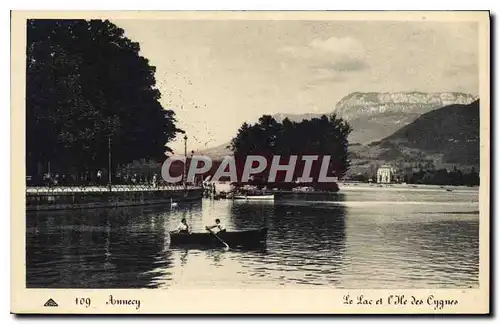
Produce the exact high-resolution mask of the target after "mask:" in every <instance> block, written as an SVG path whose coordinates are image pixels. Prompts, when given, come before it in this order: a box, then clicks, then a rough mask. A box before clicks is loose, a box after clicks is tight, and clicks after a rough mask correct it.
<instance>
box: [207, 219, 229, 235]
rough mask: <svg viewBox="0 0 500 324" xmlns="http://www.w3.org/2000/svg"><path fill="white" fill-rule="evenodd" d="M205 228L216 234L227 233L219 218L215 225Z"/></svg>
mask: <svg viewBox="0 0 500 324" xmlns="http://www.w3.org/2000/svg"><path fill="white" fill-rule="evenodd" d="M205 228H206V229H207V230H208V231H210V232H212V233H214V234H217V233H224V232H225V231H226V228H225V227H224V225H222V224H221V222H220V219H218V218H217V219H216V220H215V225H212V226H205Z"/></svg>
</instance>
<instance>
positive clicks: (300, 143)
mask: <svg viewBox="0 0 500 324" xmlns="http://www.w3.org/2000/svg"><path fill="white" fill-rule="evenodd" d="M350 132H351V127H350V126H349V124H347V123H346V122H345V121H344V120H343V119H341V118H337V116H336V115H332V116H330V117H327V116H326V115H323V116H321V117H320V118H313V119H311V120H303V121H302V122H291V121H290V120H288V119H285V120H284V121H283V123H278V122H277V121H276V120H275V119H274V118H272V117H271V116H269V115H264V116H262V117H261V118H259V121H258V122H257V123H255V124H253V125H249V124H247V123H244V124H243V125H242V126H241V127H240V129H239V130H238V133H237V135H236V136H235V137H234V138H233V139H232V141H231V145H230V148H231V150H232V151H233V152H234V155H235V156H236V158H238V157H245V156H247V155H250V154H260V155H268V156H271V155H281V156H283V155H284V156H289V155H299V156H300V155H320V156H321V155H328V156H330V157H331V160H330V168H329V169H330V170H333V172H334V173H335V175H336V176H337V177H342V176H343V175H344V174H345V172H346V171H347V170H348V168H349V166H350V160H349V157H348V152H347V148H348V140H347V137H348V135H349V133H350ZM297 166H299V167H296V170H301V168H300V162H298V163H297Z"/></svg>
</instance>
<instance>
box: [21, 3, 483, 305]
mask: <svg viewBox="0 0 500 324" xmlns="http://www.w3.org/2000/svg"><path fill="white" fill-rule="evenodd" d="M11 21H12V29H11V30H12V38H11V39H12V56H11V57H12V60H11V62H12V63H11V64H12V104H11V116H12V121H11V123H12V151H11V161H12V163H11V165H12V184H11V186H12V199H13V200H12V215H11V224H12V228H11V231H12V247H11V253H12V260H11V269H12V278H11V280H12V291H11V311H12V312H13V313H16V314H29V313H47V314H69V313H72V314H117V313H121V314H293V313H301V314H488V313H489V312H490V297H489V296H490V291H489V287H490V245H489V242H490V207H489V204H490V201H489V196H490V164H489V161H490V92H489V89H490V16H489V12H487V11H475V12H473V11H471V12H467V11H460V12H452V11H450V12H425V11H424V12H418V11H415V12H369V11H366V12H361V11H360V12H334V11H325V12H319V11H318V12H312V11H311V12H300V11H296V12H294V11H288V12H279V11H274V12H269V11H262V12H252V11H241V12H238V11H226V12H210V11H206V12H203V11H200V12H182V11H164V12H162V11H158V12H112V11H107V12H106V11H102V12H61V11H59V12H27V11H13V12H12V19H11Z"/></svg>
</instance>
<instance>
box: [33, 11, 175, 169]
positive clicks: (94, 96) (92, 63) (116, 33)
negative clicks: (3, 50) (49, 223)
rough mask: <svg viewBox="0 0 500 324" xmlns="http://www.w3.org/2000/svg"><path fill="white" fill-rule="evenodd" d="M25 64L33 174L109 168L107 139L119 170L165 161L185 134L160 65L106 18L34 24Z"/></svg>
mask: <svg viewBox="0 0 500 324" xmlns="http://www.w3.org/2000/svg"><path fill="white" fill-rule="evenodd" d="M26 63H27V67H26V153H27V161H26V162H27V172H28V174H35V173H37V171H38V166H39V165H42V166H43V171H44V172H46V171H47V168H46V167H45V166H46V165H47V163H49V162H50V163H51V166H52V169H53V170H54V171H59V172H71V173H80V172H83V171H85V170H95V169H97V168H99V169H107V166H108V138H110V139H111V142H112V163H113V166H116V165H118V164H124V163H129V162H131V161H134V160H140V159H143V158H148V159H158V160H160V159H162V158H163V157H164V155H163V154H164V152H165V149H166V148H165V144H166V143H168V142H169V141H171V140H172V139H174V138H175V135H176V133H177V132H179V131H180V130H179V129H177V128H176V126H175V122H176V120H175V118H174V112H173V111H171V110H165V109H163V107H162V106H161V104H160V102H159V99H160V92H159V91H158V89H156V88H155V83H156V81H155V76H154V73H155V67H153V66H151V65H150V64H149V62H148V60H147V59H146V58H144V57H142V56H140V55H139V44H138V43H135V42H132V41H131V40H130V39H128V38H126V37H125V36H124V31H123V29H120V28H118V27H117V26H116V25H114V24H112V23H111V22H109V21H107V20H106V21H102V20H90V21H86V20H38V19H37V20H29V21H28V25H27V62H26ZM167 149H168V148H167Z"/></svg>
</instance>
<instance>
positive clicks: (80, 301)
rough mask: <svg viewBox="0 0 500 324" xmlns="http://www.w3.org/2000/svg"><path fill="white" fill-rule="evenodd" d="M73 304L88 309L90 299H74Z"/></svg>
mask: <svg viewBox="0 0 500 324" xmlns="http://www.w3.org/2000/svg"><path fill="white" fill-rule="evenodd" d="M75 303H76V304H77V305H78V306H85V308H88V307H90V298H88V297H87V298H76V299H75Z"/></svg>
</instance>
